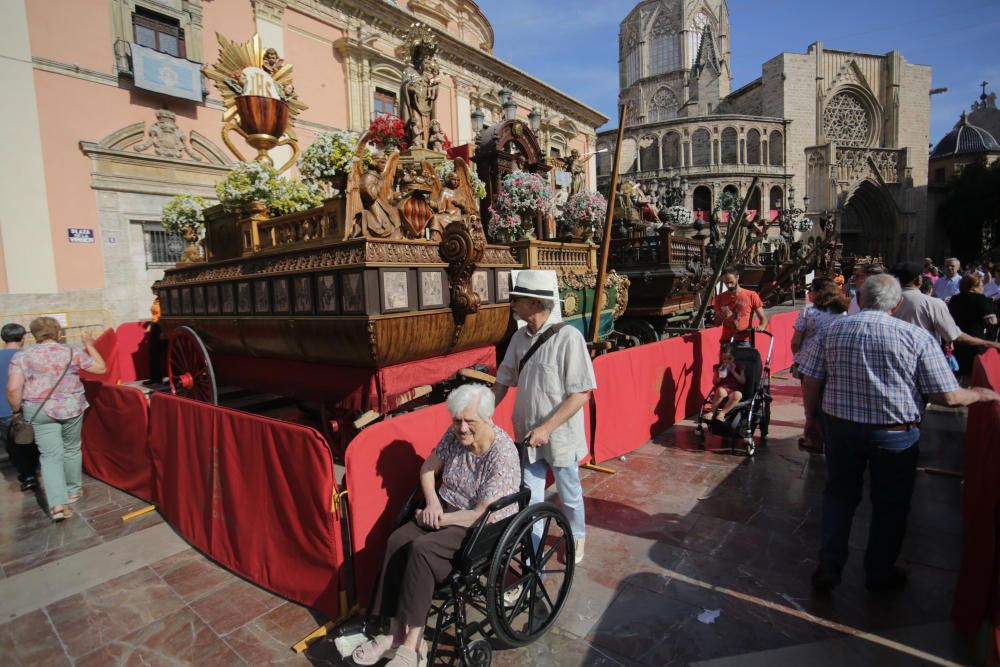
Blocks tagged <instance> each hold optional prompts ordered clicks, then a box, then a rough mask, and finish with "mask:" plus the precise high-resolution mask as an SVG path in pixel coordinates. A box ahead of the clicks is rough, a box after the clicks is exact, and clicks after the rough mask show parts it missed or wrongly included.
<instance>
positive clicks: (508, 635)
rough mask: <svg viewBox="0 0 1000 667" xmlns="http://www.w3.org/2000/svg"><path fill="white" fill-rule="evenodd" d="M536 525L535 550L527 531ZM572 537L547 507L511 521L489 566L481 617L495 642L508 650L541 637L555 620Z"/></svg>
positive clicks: (569, 569) (565, 586) (568, 579)
mask: <svg viewBox="0 0 1000 667" xmlns="http://www.w3.org/2000/svg"><path fill="white" fill-rule="evenodd" d="M535 526H539V527H540V529H541V533H542V537H541V541H540V542H539V545H538V548H537V549H536V548H535V547H534V544H533V541H532V529H533V528H534V527H535ZM574 555H575V554H574V548H573V533H572V531H571V529H570V527H569V521H567V519H566V516H565V515H564V514H563V513H562V511H560V510H559V508H558V507H556V506H555V505H553V504H551V503H539V504H537V505H532V506H530V507H528V508H527V509H526V510H524V511H523V512H521V513H520V514H519V515H518V516H516V517H515V518H514V520H513V521H511V523H510V525H509V526H508V527H507V530H505V531H504V534H503V536H502V537H501V538H500V542H499V544H498V547H497V550H496V551H495V552H494V554H493V560H492V562H491V563H490V571H489V578H488V580H487V587H486V612H487V617H488V619H489V622H490V625H491V626H492V628H493V630H494V632H496V635H497V637H498V638H499V639H500V640H501V641H502V642H504V643H505V644H506V645H508V646H511V647H518V646H525V645H527V644H530V643H531V642H533V641H535V640H536V639H538V638H539V637H541V636H542V635H544V634H545V633H546V632H547V631H548V629H549V628H550V627H552V624H553V623H555V621H556V619H557V618H558V617H559V612H561V611H562V608H563V605H564V604H565V603H566V596H567V595H569V589H570V585H571V584H572V583H573V570H574V568H575V565H574V562H573V558H574Z"/></svg>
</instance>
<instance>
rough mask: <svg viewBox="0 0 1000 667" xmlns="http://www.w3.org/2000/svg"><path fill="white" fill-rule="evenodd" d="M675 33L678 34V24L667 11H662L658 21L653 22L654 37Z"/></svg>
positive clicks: (657, 18)
mask: <svg viewBox="0 0 1000 667" xmlns="http://www.w3.org/2000/svg"><path fill="white" fill-rule="evenodd" d="M673 32H677V22H676V21H675V20H674V17H673V16H671V15H670V14H668V13H667V12H666V11H661V12H660V15H659V16H657V17H656V21H654V22H653V29H652V34H653V36H657V35H669V34H671V33H673Z"/></svg>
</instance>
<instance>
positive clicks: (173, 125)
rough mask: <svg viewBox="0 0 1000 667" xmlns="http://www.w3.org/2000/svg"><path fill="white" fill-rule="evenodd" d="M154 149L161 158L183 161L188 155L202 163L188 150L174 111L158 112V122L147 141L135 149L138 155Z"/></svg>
mask: <svg viewBox="0 0 1000 667" xmlns="http://www.w3.org/2000/svg"><path fill="white" fill-rule="evenodd" d="M150 147H152V148H153V152H154V153H156V154H157V155H159V156H160V157H169V158H175V159H181V158H183V157H184V155H185V154H186V155H187V156H188V157H189V158H191V159H192V160H195V161H196V162H201V161H202V158H201V156H199V155H196V154H195V153H192V152H191V151H190V150H189V149H188V145H187V138H186V137H185V136H184V133H183V132H182V131H181V129H180V128H179V127H177V115H176V114H175V113H174V112H173V111H168V110H167V109H160V110H158V111H157V112H156V122H155V123H153V125H151V126H150V128H149V130H148V131H147V137H146V140H145V141H143V142H142V143H140V144H137V145H136V146H135V147H134V150H135V151H136V152H137V153H141V152H143V151H145V150H148V149H149V148H150Z"/></svg>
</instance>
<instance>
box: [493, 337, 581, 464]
mask: <svg viewBox="0 0 1000 667" xmlns="http://www.w3.org/2000/svg"><path fill="white" fill-rule="evenodd" d="M551 326H552V325H551V324H550V323H549V322H546V323H545V324H544V325H543V326H542V328H541V329H539V330H538V332H537V333H535V334H532V333H531V331H530V330H529V329H528V327H526V326H524V327H521V328H520V329H518V331H517V332H515V333H514V336H513V337H512V338H511V340H510V345H509V346H508V347H507V353H506V354H505V355H504V358H503V362H502V363H501V364H500V368H499V369H497V382H498V383H500V384H503V385H506V386H508V387H517V398H516V400H515V402H514V415H513V422H514V438H515V439H516V440H521V439H522V438H524V436H525V435H527V434H528V433H529V432H530V431H531V430H532V429H533V428H535V427H536V426H538V425H539V424H541V423H542V422H544V421H545V420H546V419H548V418H549V417H550V416H551V415H552V414H553V413H554V412H555V411H556V410H557V409H558V408H559V406H560V405H561V404H562V402H563V401H565V400H566V399H567V398H568V397H569V395H570V394H577V393H581V392H585V391H592V390H593V389H596V388H597V379H596V378H595V376H594V366H593V364H592V363H591V362H590V354H589V353H588V352H587V343H586V341H584V339H583V334H581V333H580V332H579V331H577V330H576V329H574V328H573V327H572V326H564V327H563V328H562V329H560V330H559V332H558V333H557V334H556V335H554V336H553V337H552V338H550V339H549V340H547V341H546V342H545V343H543V344H542V346H541V347H539V348H538V350H537V351H536V352H535V353H534V354H533V355H532V357H531V359H529V360H528V363H526V364H525V365H524V369H523V370H522V371H521V372H520V373H518V370H517V367H518V365H519V364H520V363H521V359H522V358H523V357H524V355H525V354H527V353H528V350H529V349H531V346H532V345H534V343H535V341H536V340H537V339H538V336H539V334H541V333H542V332H543V331H545V330H546V329H548V328H549V327H551ZM586 455H587V438H586V432H585V430H584V423H583V410H582V409H581V410H579V411H578V412H577V413H576V414H575V415H573V416H572V417H570V418H569V420H568V421H566V423H564V424H563V425H562V426H560V427H559V428H557V429H556V430H555V431H553V432H552V437H551V438H549V443H548V444H547V445H543V446H542V447H537V448H534V447H532V448H529V449H528V460H529V461H530V462H531V463H534V462H535V461H537V460H539V458H541V459H544V460H546V461H548V462H549V464H550V465H552V466H555V467H565V466H575V465H577V464H578V463H579V462H580V460H581V459H582V458H583V457H585V456H586Z"/></svg>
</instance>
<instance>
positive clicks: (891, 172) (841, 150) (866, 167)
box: [837, 146, 906, 183]
mask: <svg viewBox="0 0 1000 667" xmlns="http://www.w3.org/2000/svg"><path fill="white" fill-rule="evenodd" d="M904 153H905V151H903V150H894V149H889V148H851V147H840V146H837V180H838V181H842V182H846V183H856V182H858V181H860V180H862V179H864V178H866V177H868V176H869V175H871V174H872V172H873V171H875V172H877V173H878V175H879V177H880V178H881V179H882V180H883V181H885V182H886V183H902V182H903V179H904V177H905V175H906V174H905V169H906V167H905V165H906V161H905V159H904Z"/></svg>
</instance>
